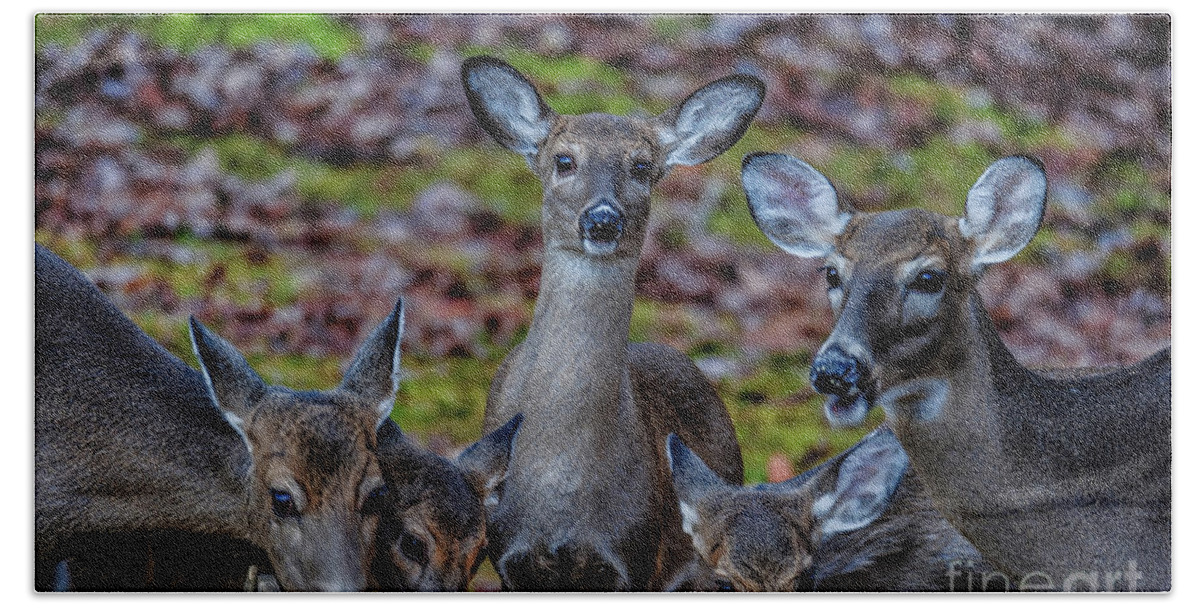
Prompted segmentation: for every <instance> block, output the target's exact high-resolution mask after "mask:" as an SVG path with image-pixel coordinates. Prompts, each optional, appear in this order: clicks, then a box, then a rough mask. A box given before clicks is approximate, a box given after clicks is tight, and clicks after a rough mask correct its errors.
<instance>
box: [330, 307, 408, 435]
mask: <svg viewBox="0 0 1200 608" xmlns="http://www.w3.org/2000/svg"><path fill="white" fill-rule="evenodd" d="M403 335H404V299H403V298H401V299H398V300H396V306H395V308H393V309H392V314H390V315H388V318H387V319H384V321H383V323H380V324H379V327H376V328H375V331H373V332H371V335H370V336H369V337H367V341H366V342H364V343H363V345H362V346H361V347H359V349H358V354H356V355H355V356H354V361H353V362H352V363H351V364H350V368H349V369H347V370H346V375H345V376H342V384H341V388H342V390H345V391H348V392H351V393H354V394H355V395H358V396H360V397H362V398H363V399H366V400H367V401H368V402H370V403H371V404H373V407H374V409H373V410H372V413H373V414H375V415H376V417H377V421H376V424H375V426H376V428H378V427H379V425H381V424H383V421H384V420H387V419H388V416H390V415H391V413H392V407H393V406H394V405H395V403H396V389H398V388H399V387H400V338H401V337H402V336H403Z"/></svg>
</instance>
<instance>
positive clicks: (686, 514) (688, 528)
mask: <svg viewBox="0 0 1200 608" xmlns="http://www.w3.org/2000/svg"><path fill="white" fill-rule="evenodd" d="M679 516H680V517H681V518H682V519H683V531H684V532H686V533H687V534H688V536H692V535H694V534H695V532H696V525H697V524H699V523H700V514H699V513H697V512H696V508H695V507H693V506H692V505H689V504H687V503H686V502H683V501H680V502H679Z"/></svg>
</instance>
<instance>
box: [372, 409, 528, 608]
mask: <svg viewBox="0 0 1200 608" xmlns="http://www.w3.org/2000/svg"><path fill="white" fill-rule="evenodd" d="M521 420H522V416H521V415H520V414H518V415H517V416H514V417H513V419H512V420H510V421H509V422H508V423H507V424H505V425H504V426H502V427H500V428H499V429H496V430H495V431H492V432H491V433H489V434H488V435H487V436H486V437H484V438H482V439H480V440H479V441H477V442H475V443H473V444H471V446H470V447H468V448H467V449H465V450H463V452H462V454H460V455H459V456H458V457H457V458H455V459H454V460H453V461H449V460H446V459H444V458H442V457H440V456H438V455H436V454H433V453H432V452H429V451H428V450H425V449H423V448H421V447H420V446H417V445H415V444H413V443H412V442H410V441H409V440H408V439H407V438H405V437H404V436H403V434H401V433H400V429H399V428H398V427H396V426H395V425H386V426H385V427H384V428H383V429H381V432H380V439H379V442H380V455H379V458H380V463H381V464H382V466H383V476H384V479H386V480H387V484H388V487H389V488H390V492H389V494H388V505H387V515H386V516H385V517H384V519H383V523H382V524H381V526H380V531H379V537H378V541H377V542H376V553H377V557H376V560H375V562H376V563H375V567H374V572H375V576H376V584H377V585H378V587H379V588H381V589H402V590H408V591H466V589H467V584H468V583H469V582H471V579H472V578H473V577H474V576H475V571H476V570H477V569H478V568H479V565H480V564H481V563H482V562H483V559H484V558H485V557H486V556H487V551H486V549H487V534H486V532H487V527H486V519H487V518H486V514H487V511H488V510H489V509H490V508H491V507H493V506H494V505H495V504H496V502H497V501H498V500H499V494H500V492H501V488H502V484H503V481H504V475H505V472H506V470H507V468H508V459H509V455H510V454H511V452H512V444H513V440H514V439H515V438H516V434H517V431H518V429H519V428H520V426H521Z"/></svg>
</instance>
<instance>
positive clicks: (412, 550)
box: [400, 532, 429, 564]
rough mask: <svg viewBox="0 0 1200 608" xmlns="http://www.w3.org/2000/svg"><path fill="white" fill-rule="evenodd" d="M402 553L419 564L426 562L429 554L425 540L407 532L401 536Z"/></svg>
mask: <svg viewBox="0 0 1200 608" xmlns="http://www.w3.org/2000/svg"><path fill="white" fill-rule="evenodd" d="M400 553H401V554H403V555H404V557H406V558H408V559H410V560H412V561H414V562H416V563H418V564H424V563H425V560H426V559H427V558H428V555H429V551H428V550H427V549H426V548H425V541H423V540H421V539H419V538H417V537H415V536H413V535H412V534H409V533H407V532H405V533H404V535H403V536H401V537H400Z"/></svg>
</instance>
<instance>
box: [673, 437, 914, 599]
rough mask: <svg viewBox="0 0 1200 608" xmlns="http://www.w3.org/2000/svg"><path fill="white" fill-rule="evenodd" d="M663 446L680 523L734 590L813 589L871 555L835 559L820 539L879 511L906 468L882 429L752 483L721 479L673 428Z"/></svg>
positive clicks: (848, 528) (865, 522) (857, 527)
mask: <svg viewBox="0 0 1200 608" xmlns="http://www.w3.org/2000/svg"><path fill="white" fill-rule="evenodd" d="M667 452H668V454H669V455H670V464H671V475H672V481H673V483H674V485H675V492H676V495H677V496H678V497H679V511H680V514H681V515H682V518H683V528H684V531H685V532H687V533H688V535H689V536H691V537H692V544H693V546H694V547H695V549H696V553H697V554H698V555H699V556H700V559H701V560H702V562H703V563H704V564H705V565H706V566H707V567H708V568H709V569H711V571H712V572H713V574H714V575H715V577H716V578H717V580H718V581H719V582H718V586H719V587H722V588H731V589H734V590H738V591H793V590H811V589H813V588H814V587H819V584H820V581H821V580H823V579H826V578H830V577H833V576H837V575H839V574H843V573H844V570H845V569H846V568H852V567H854V566H857V565H859V564H861V563H862V562H863V561H869V560H870V559H871V558H872V557H874V556H869V555H867V556H861V557H860V558H859V559H833V558H831V557H830V556H826V555H823V553H824V551H823V546H824V545H825V541H826V540H828V539H830V538H831V537H833V536H834V535H837V534H841V533H846V532H853V531H856V530H860V529H862V528H864V527H866V526H868V525H870V524H871V523H872V522H874V521H875V520H876V519H877V518H879V516H880V515H881V514H882V513H883V512H884V511H885V510H887V508H888V506H889V505H890V504H891V499H892V495H893V494H894V493H895V491H896V487H897V486H898V485H899V483H900V480H901V478H902V477H903V475H904V472H905V470H906V469H907V468H908V457H907V456H905V454H904V450H903V449H902V448H901V447H900V444H899V442H897V441H896V439H895V437H894V436H892V434H891V432H890V431H888V430H887V429H879V430H877V431H875V432H874V433H873V434H872V435H870V436H868V438H867V439H864V440H863V441H862V442H861V443H859V444H858V445H856V446H855V447H854V448H851V449H850V450H847V451H846V452H844V453H842V454H840V455H839V456H837V457H835V458H834V459H833V460H832V461H830V462H828V463H826V464H824V465H822V466H820V467H818V468H817V469H813V470H811V471H808V472H806V473H804V474H802V475H800V476H797V477H795V478H793V479H790V480H788V481H785V482H781V483H775V484H762V485H759V486H756V487H742V486H735V485H732V484H729V483H728V482H725V481H723V480H722V479H721V478H720V477H718V476H717V475H716V474H715V473H713V472H712V470H710V469H709V468H708V466H707V465H706V464H705V463H704V461H703V460H701V459H700V457H699V456H697V455H696V454H695V453H694V452H692V451H691V450H690V449H688V447H687V446H686V445H684V444H683V442H682V441H680V440H679V438H678V437H676V436H675V435H674V434H672V435H670V436H669V437H668V438H667Z"/></svg>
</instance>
